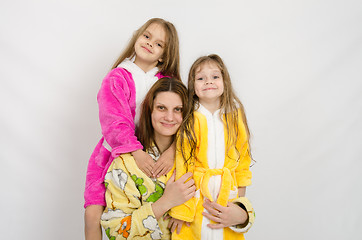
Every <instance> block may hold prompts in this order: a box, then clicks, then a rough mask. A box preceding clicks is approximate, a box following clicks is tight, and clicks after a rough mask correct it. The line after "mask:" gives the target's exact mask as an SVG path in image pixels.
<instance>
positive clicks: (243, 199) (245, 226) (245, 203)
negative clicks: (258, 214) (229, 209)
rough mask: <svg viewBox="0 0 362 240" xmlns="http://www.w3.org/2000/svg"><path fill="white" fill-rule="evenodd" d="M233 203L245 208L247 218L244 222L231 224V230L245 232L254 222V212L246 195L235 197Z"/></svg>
mask: <svg viewBox="0 0 362 240" xmlns="http://www.w3.org/2000/svg"><path fill="white" fill-rule="evenodd" d="M233 203H235V204H237V205H239V206H240V207H242V208H245V210H246V212H247V213H248V220H247V222H246V223H244V224H239V225H234V226H231V227H230V229H231V230H233V231H234V232H238V233H246V232H247V231H249V229H250V228H251V226H252V225H253V224H254V220H255V212H254V209H253V206H252V205H251V202H250V201H249V199H247V198H246V197H239V198H237V199H235V200H234V201H233Z"/></svg>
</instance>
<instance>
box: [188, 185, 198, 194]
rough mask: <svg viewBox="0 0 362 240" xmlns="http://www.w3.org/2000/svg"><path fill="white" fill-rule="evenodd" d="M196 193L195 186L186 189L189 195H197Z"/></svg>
mask: <svg viewBox="0 0 362 240" xmlns="http://www.w3.org/2000/svg"><path fill="white" fill-rule="evenodd" d="M195 192H196V187H195V185H193V186H192V187H190V188H187V189H186V193H187V194H195Z"/></svg>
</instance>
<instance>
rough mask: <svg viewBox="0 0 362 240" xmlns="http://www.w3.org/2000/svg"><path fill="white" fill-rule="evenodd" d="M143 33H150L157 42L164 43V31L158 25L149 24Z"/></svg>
mask: <svg viewBox="0 0 362 240" xmlns="http://www.w3.org/2000/svg"><path fill="white" fill-rule="evenodd" d="M145 32H149V33H151V35H152V36H153V37H157V38H158V39H159V40H162V41H166V31H165V28H164V27H163V26H162V25H161V24H160V23H151V24H150V25H149V26H148V27H147V28H146V30H145Z"/></svg>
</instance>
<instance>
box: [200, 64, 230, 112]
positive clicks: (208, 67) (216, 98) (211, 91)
mask: <svg viewBox="0 0 362 240" xmlns="http://www.w3.org/2000/svg"><path fill="white" fill-rule="evenodd" d="M194 87H195V93H196V95H197V96H198V98H199V102H200V103H201V104H202V105H210V104H215V106H216V105H217V106H219V105H220V101H221V95H222V94H223V92H224V79H223V77H222V74H221V71H220V69H219V67H218V66H217V65H216V64H215V63H214V62H205V63H203V64H202V65H201V66H200V67H199V68H198V69H196V74H195V86H194Z"/></svg>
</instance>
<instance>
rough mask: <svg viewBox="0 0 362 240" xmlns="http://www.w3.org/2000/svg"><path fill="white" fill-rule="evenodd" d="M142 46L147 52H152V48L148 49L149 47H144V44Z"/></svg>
mask: <svg viewBox="0 0 362 240" xmlns="http://www.w3.org/2000/svg"><path fill="white" fill-rule="evenodd" d="M142 48H143V49H144V50H146V51H147V52H149V53H152V52H151V50H150V49H148V48H147V47H143V46H142Z"/></svg>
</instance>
